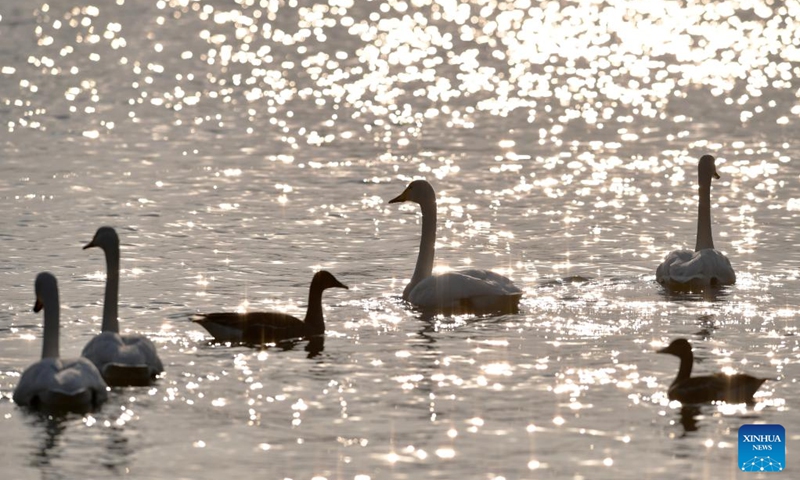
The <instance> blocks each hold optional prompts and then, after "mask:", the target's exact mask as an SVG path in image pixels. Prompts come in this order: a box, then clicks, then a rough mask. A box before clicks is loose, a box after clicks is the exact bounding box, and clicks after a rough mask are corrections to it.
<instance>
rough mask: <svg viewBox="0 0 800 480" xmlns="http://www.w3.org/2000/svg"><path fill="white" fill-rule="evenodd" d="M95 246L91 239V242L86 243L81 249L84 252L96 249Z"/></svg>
mask: <svg viewBox="0 0 800 480" xmlns="http://www.w3.org/2000/svg"><path fill="white" fill-rule="evenodd" d="M96 246H97V245H95V244H94V239H92V241H91V242H89V243H87V244H86V245H84V246H83V249H84V250H86V249H87V248H92V247H96Z"/></svg>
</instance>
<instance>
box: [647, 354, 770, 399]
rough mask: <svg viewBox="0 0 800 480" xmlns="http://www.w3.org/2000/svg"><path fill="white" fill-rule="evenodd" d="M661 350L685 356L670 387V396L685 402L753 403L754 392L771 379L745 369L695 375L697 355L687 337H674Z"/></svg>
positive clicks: (679, 356) (668, 393)
mask: <svg viewBox="0 0 800 480" xmlns="http://www.w3.org/2000/svg"><path fill="white" fill-rule="evenodd" d="M657 353H668V354H670V355H675V356H676V357H678V358H680V359H681V364H680V367H679V369H678V376H677V377H675V380H674V381H673V382H672V385H670V387H669V390H667V398H669V399H670V400H677V401H679V402H681V403H682V404H697V403H710V402H716V401H722V402H726V403H748V404H750V403H753V395H754V394H755V393H756V391H757V390H758V389H759V388H760V387H761V385H762V384H763V383H764V382H765V381H767V379H766V378H756V377H753V376H751V375H747V374H744V373H738V374H735V375H726V374H723V373H717V374H714V375H705V376H699V377H692V376H691V375H692V364H693V363H694V355H693V354H692V345H691V344H690V343H689V341H688V340H686V339H685V338H678V339H676V340H673V341H672V343H670V344H669V345H668V346H667V347H666V348H662V349H661V350H658V351H657Z"/></svg>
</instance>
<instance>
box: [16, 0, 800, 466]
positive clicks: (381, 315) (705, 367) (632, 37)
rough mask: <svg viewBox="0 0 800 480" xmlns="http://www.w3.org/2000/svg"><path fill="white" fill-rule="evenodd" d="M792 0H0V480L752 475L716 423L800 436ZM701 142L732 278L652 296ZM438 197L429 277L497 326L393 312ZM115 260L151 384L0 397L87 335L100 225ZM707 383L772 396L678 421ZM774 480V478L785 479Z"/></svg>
mask: <svg viewBox="0 0 800 480" xmlns="http://www.w3.org/2000/svg"><path fill="white" fill-rule="evenodd" d="M798 17H800V2H797V1H786V2H762V1H759V0H756V1H749V0H742V1H719V2H694V1H688V2H638V1H624V0H620V1H611V0H608V1H601V0H596V1H581V2H569V1H565V0H564V1H560V2H559V1H550V2H541V3H540V2H530V1H528V0H518V1H516V2H510V1H509V2H495V1H490V0H474V1H470V2H456V1H454V0H450V1H445V0H442V1H435V2H434V1H425V0H417V1H412V2H403V1H397V0H386V1H383V0H376V1H365V2H355V1H353V0H329V1H328V2H327V3H325V2H310V1H297V0H287V1H277V0H270V1H267V0H262V1H255V0H239V1H237V2H231V1H221V0H209V1H205V2H196V1H190V0H171V1H166V0H161V1H142V2H138V1H132V0H127V1H126V0H96V1H92V2H91V3H84V2H81V1H75V2H52V3H41V2H28V1H27V0H4V1H3V2H2V4H0V37H2V38H3V39H4V41H3V42H2V46H0V79H2V82H0V111H1V112H2V118H3V120H4V122H3V126H2V127H0V145H2V158H0V172H2V175H0V208H2V214H0V245H1V246H2V250H1V251H2V255H0V465H2V470H3V476H4V478H14V479H28V478H37V479H38V478H45V479H61V478H63V479H70V478H108V477H116V476H124V477H127V478H132V479H152V478H186V479H217V478H220V477H222V476H231V475H233V476H243V475H255V476H258V477H261V478H276V479H277V478H291V479H312V478H314V479H322V478H325V479H353V480H367V479H383V478H397V479H403V478H408V479H417V478H442V479H445V478H447V479H449V478H485V479H499V478H506V479H518V478H530V479H538V478H558V479H561V478H565V479H576V480H577V479H595V478H609V479H626V478H630V479H641V478H670V479H694V478H702V479H706V478H707V479H719V478H768V477H769V478H772V477H771V476H770V475H768V474H754V473H743V472H740V471H739V470H738V467H737V429H738V428H739V426H741V425H743V424H747V423H766V424H772V423H777V424H781V425H783V426H785V427H786V429H787V437H788V452H789V454H788V467H787V470H786V471H785V472H784V474H778V475H777V476H780V477H781V478H790V477H791V478H795V477H797V472H798V467H797V463H796V462H797V461H798V459H797V457H796V456H795V455H794V452H796V451H797V450H796V449H794V448H793V446H794V445H796V443H797V442H798V440H799V439H800V411H799V410H798V405H797V401H796V399H797V398H799V397H800V384H798V382H797V378H798V376H800V341H798V336H797V333H798V328H797V321H796V319H797V316H798V313H799V312H800V248H798V247H800V230H799V229H798V224H800V181H799V180H800V162H798V160H797V157H798V154H799V153H800V145H798V141H797V138H798V135H797V132H798V125H799V124H800V99H798V95H799V94H798V92H799V91H800V82H798V80H797V78H798V77H800V29H798V28H797V26H798V24H797V20H796V19H797V18H798ZM705 153H711V154H713V155H715V156H716V157H717V158H718V160H717V169H718V171H719V173H720V175H721V177H722V178H721V179H720V180H718V181H715V183H714V185H713V187H712V208H713V213H712V216H713V229H714V235H715V240H716V246H717V248H718V249H720V250H722V251H723V252H725V253H726V254H727V255H728V256H729V258H730V259H731V262H732V264H733V266H734V268H735V269H736V271H737V275H738V277H737V279H738V280H737V283H736V285H734V286H731V287H726V288H724V289H722V290H721V291H719V292H716V293H715V294H713V295H711V294H709V295H699V294H698V295H691V294H685V295H670V294H667V293H666V292H665V291H664V290H663V289H662V288H661V287H660V286H659V285H658V284H657V283H656V282H655V268H656V266H657V265H658V264H659V263H660V261H661V259H662V258H663V257H664V256H665V255H666V254H667V253H668V252H669V251H671V250H673V249H676V248H681V247H689V248H691V247H692V246H693V245H694V241H695V223H696V204H697V186H696V165H697V159H698V158H699V157H700V156H701V155H702V154H705ZM414 178H426V179H428V180H429V181H430V182H431V183H432V184H433V186H434V188H435V189H436V191H437V195H438V199H439V203H438V216H439V226H438V238H437V251H436V255H437V261H436V264H437V268H438V269H440V270H446V269H447V268H453V269H458V268H465V267H468V266H471V267H476V268H490V269H495V270H497V271H500V272H502V273H504V274H506V275H508V276H510V277H511V278H512V279H513V280H514V281H515V282H516V284H517V285H519V286H520V287H521V288H523V289H524V291H525V297H524V299H523V302H522V305H521V311H520V313H519V314H514V315H504V316H494V317H492V316H489V317H471V316H463V317H455V318H445V317H435V318H432V319H430V318H429V319H426V318H422V317H421V316H420V315H418V314H417V313H416V312H414V311H413V310H410V309H409V308H407V306H406V305H404V304H403V302H402V301H401V299H400V295H401V292H402V289H403V286H404V285H405V283H406V282H407V280H408V279H409V278H410V276H411V273H412V271H413V266H414V262H415V260H416V254H417V248H418V244H419V229H420V215H419V208H418V207H417V206H416V205H412V204H402V205H394V204H393V205H387V203H386V202H387V200H389V199H391V198H393V197H394V196H396V195H398V194H399V193H400V192H401V191H402V190H403V189H404V188H405V186H406V184H407V183H408V182H409V181H410V180H412V179H414ZM101 225H111V226H114V227H115V228H116V229H117V231H118V232H119V234H120V237H121V241H122V268H123V271H122V276H121V277H122V278H121V292H120V312H119V313H120V318H121V325H122V328H123V329H125V330H126V331H129V332H141V333H145V334H147V335H149V336H150V337H151V338H152V339H153V341H154V342H155V343H156V344H157V346H158V348H159V354H160V355H161V358H162V360H163V361H164V364H165V367H166V373H165V374H164V376H163V378H161V379H160V380H158V382H157V383H156V384H155V385H154V386H153V387H150V388H119V389H113V390H112V392H111V395H110V399H109V401H108V402H107V403H106V404H105V405H104V407H103V408H102V409H101V410H100V411H99V412H96V413H94V414H91V415H86V416H80V415H71V416H67V417H66V418H61V419H47V418H40V417H38V416H36V415H33V414H30V413H28V412H26V411H24V410H22V409H20V408H19V407H17V406H16V405H15V404H14V403H13V402H12V401H11V396H12V393H13V390H14V387H15V385H16V384H17V382H18V380H19V375H20V374H21V372H22V371H23V370H24V369H25V368H26V367H27V366H28V365H30V364H31V363H33V362H34V361H36V360H37V359H38V358H39V356H40V354H41V335H42V329H41V322H42V319H41V314H39V315H37V314H34V313H32V312H31V307H32V306H33V301H34V292H33V281H34V278H35V276H36V274H37V273H38V272H40V271H43V270H49V271H51V272H53V273H54V274H55V275H56V276H57V277H58V279H59V285H60V289H61V299H62V309H61V316H62V320H61V325H62V326H61V354H62V356H65V357H68V356H75V355H78V354H79V352H80V350H81V348H82V347H83V345H84V344H85V343H86V342H87V341H88V340H89V339H90V338H91V337H92V336H93V335H95V334H96V333H97V332H98V330H99V324H100V316H101V309H102V295H103V288H104V280H105V262H104V260H103V256H102V252H100V251H97V250H95V249H91V250H87V251H82V250H81V247H82V246H83V245H84V244H86V243H87V242H89V240H91V238H92V235H93V234H94V232H95V230H96V229H97V227H99V226H101ZM323 268H324V269H328V270H330V271H331V272H333V273H334V274H335V275H336V277H337V278H338V279H339V280H341V281H342V282H343V283H345V284H347V285H349V286H350V290H349V291H345V290H337V289H334V290H330V291H327V292H326V294H325V296H324V310H325V315H326V324H327V335H326V338H325V342H324V349H323V350H322V351H321V352H318V353H316V354H310V353H309V352H308V351H306V347H307V342H300V343H298V344H297V345H295V346H294V348H291V349H282V348H276V347H271V348H266V349H262V350H258V349H252V348H247V347H243V346H228V345H217V344H213V343H211V342H210V341H209V340H210V339H211V337H210V336H209V335H208V334H207V333H206V332H205V331H204V330H203V329H202V328H200V327H199V326H197V325H195V324H193V323H191V322H190V320H189V318H190V316H191V315H192V314H194V313H198V312H212V311H233V310H237V309H249V310H268V309H269V310H282V311H287V312H289V313H294V314H296V315H298V316H302V315H303V312H304V309H305V302H306V296H307V294H308V284H309V282H310V280H311V277H312V275H313V273H314V272H315V271H317V270H319V269H323ZM678 337H686V338H688V339H690V341H692V342H693V345H694V351H695V356H696V358H697V361H696V363H695V372H697V374H702V373H709V372H714V371H720V370H722V369H735V370H737V371H743V372H747V373H750V374H752V375H756V376H759V377H769V378H771V379H774V380H772V381H768V382H767V383H766V384H765V385H764V386H763V387H762V388H761V389H760V391H759V392H758V394H757V397H756V400H757V403H756V404H755V405H754V406H750V407H745V406H744V405H739V406H729V405H717V406H711V405H709V406H705V407H703V408H701V409H699V410H697V411H686V410H683V411H682V409H681V407H680V405H679V404H677V403H673V404H670V402H669V401H668V400H667V397H666V391H667V388H668V386H669V385H670V383H671V382H672V380H673V378H674V376H675V374H676V372H677V368H678V359H677V358H675V357H672V356H665V355H656V354H655V353H654V351H655V350H656V349H658V348H660V347H662V346H664V345H666V344H667V343H668V342H669V341H670V340H672V339H674V338H678ZM776 478H777V477H776Z"/></svg>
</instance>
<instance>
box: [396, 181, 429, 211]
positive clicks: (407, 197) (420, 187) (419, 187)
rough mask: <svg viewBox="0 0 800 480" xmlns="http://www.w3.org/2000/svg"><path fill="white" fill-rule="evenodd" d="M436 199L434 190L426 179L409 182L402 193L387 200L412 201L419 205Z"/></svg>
mask: <svg viewBox="0 0 800 480" xmlns="http://www.w3.org/2000/svg"><path fill="white" fill-rule="evenodd" d="M431 200H433V201H434V202H435V201H436V192H434V191H433V187H432V186H431V184H430V183H428V182H427V181H426V180H414V181H413V182H411V183H409V184H408V186H407V187H406V189H405V190H403V193H401V194H400V195H398V196H396V197H394V198H393V199H391V200H389V203H399V202H414V203H418V204H420V205H424V204H426V203H429V202H431Z"/></svg>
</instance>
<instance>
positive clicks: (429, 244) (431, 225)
mask: <svg viewBox="0 0 800 480" xmlns="http://www.w3.org/2000/svg"><path fill="white" fill-rule="evenodd" d="M420 208H421V210H422V235H421V236H420V240H419V255H418V256H417V266H416V267H415V268H414V275H413V276H412V277H411V281H410V282H408V285H406V288H405V290H403V299H404V300H408V297H409V295H410V294H411V291H412V290H413V289H414V287H416V286H417V284H418V283H419V282H421V281H423V280H425V279H426V278H428V277H430V276H431V274H432V273H433V257H434V253H435V250H436V201H435V200H434V201H432V202H427V203H423V204H420Z"/></svg>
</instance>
